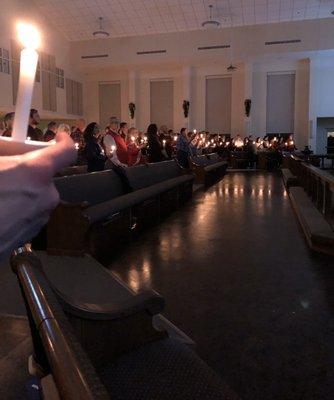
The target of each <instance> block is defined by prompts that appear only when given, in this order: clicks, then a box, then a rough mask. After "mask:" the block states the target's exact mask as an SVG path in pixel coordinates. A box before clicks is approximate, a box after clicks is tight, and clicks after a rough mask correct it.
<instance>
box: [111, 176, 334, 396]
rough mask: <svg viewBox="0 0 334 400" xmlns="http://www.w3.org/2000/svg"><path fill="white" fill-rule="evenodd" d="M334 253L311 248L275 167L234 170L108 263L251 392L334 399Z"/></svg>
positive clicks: (243, 392) (241, 389) (232, 381)
mask: <svg viewBox="0 0 334 400" xmlns="http://www.w3.org/2000/svg"><path fill="white" fill-rule="evenodd" d="M332 265H333V260H331V259H329V258H326V257H324V256H319V255H315V254H312V253H311V252H310V251H309V249H308V247H307V245H306V243H305V241H304V238H303V235H302V232H301V229H300V227H299V225H298V222H297V220H296V218H295V216H294V214H293V210H292V208H291V205H290V201H289V198H288V195H287V193H286V192H285V190H284V187H283V185H282V182H281V178H280V176H279V175H276V174H268V173H256V172H254V173H252V172H247V173H241V172H237V173H230V174H229V175H228V176H226V177H225V179H224V180H223V181H222V182H220V183H219V184H217V185H215V186H213V187H212V188H210V189H209V190H207V191H206V192H199V193H198V194H197V195H196V196H195V198H194V199H193V201H192V202H191V203H190V204H189V205H187V206H186V207H184V208H182V209H181V210H179V211H178V212H176V213H175V214H173V215H172V216H171V217H170V218H168V219H167V220H166V221H164V222H163V223H162V224H160V225H159V226H157V227H155V228H153V229H150V230H148V231H147V232H146V233H145V234H143V235H141V236H140V237H139V239H138V240H137V241H136V242H134V243H132V245H130V246H129V247H127V248H126V249H125V250H124V252H123V253H122V255H120V256H119V257H117V260H116V261H114V262H113V263H112V264H111V265H110V269H112V271H114V272H116V273H117V274H118V275H119V276H120V277H121V278H122V279H123V280H125V281H126V282H127V283H128V284H129V285H130V286H131V287H132V288H133V289H134V290H138V289H143V288H153V289H155V290H157V291H158V292H160V293H161V294H162V295H163V296H164V297H165V298H166V302H167V308H166V315H167V316H168V318H170V319H171V320H172V321H173V322H174V323H175V324H176V325H177V326H178V327H180V328H181V329H183V330H184V331H185V332H186V333H187V334H188V335H190V336H191V337H192V338H193V339H194V340H195V342H196V343H197V349H198V351H199V353H200V354H201V356H202V357H203V358H204V359H205V360H206V361H207V362H208V363H209V364H210V365H211V366H212V367H213V368H214V369H215V370H216V371H217V372H219V373H220V374H221V375H222V376H223V377H224V379H225V381H226V382H227V383H228V384H229V385H230V386H231V387H232V388H234V389H235V391H236V392H237V393H238V394H239V395H240V396H241V397H242V398H243V399H245V400H247V399H252V400H253V399H266V400H268V399H275V400H276V399H277V400H278V399H280V400H281V399H303V400H307V399H310V400H311V399H331V398H332V393H333V389H334V380H333V379H332V378H333V373H334V363H333V357H332V355H333V354H334V345H333V342H334V341H333V332H334V321H333V311H334V297H333V296H334V295H333V293H334V291H333V287H334V271H333V268H332Z"/></svg>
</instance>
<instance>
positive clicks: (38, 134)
mask: <svg viewBox="0 0 334 400" xmlns="http://www.w3.org/2000/svg"><path fill="white" fill-rule="evenodd" d="M40 122H41V118H40V116H39V113H38V110H35V109H34V108H32V109H31V110H30V116H29V126H28V134H27V136H28V137H29V138H30V139H31V140H37V141H40V142H42V141H43V132H42V131H41V130H40V129H39V128H38V125H39V123H40Z"/></svg>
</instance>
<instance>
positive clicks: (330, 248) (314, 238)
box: [282, 155, 334, 255]
mask: <svg viewBox="0 0 334 400" xmlns="http://www.w3.org/2000/svg"><path fill="white" fill-rule="evenodd" d="M282 178H283V182H284V184H285V187H286V188H287V190H288V193H289V196H290V200H291V203H292V206H293V208H294V210H295V213H296V215H297V217H298V220H299V222H300V224H301V227H302V229H303V232H304V234H305V238H306V240H307V242H308V245H309V247H310V248H311V249H312V250H314V251H317V252H320V253H325V254H329V255H334V175H333V174H330V173H329V172H327V171H322V170H320V169H319V168H317V167H315V166H314V165H311V164H310V163H308V162H306V161H305V160H304V159H302V158H299V157H297V156H295V155H289V156H285V157H284V158H283V168H282Z"/></svg>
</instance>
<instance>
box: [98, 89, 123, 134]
mask: <svg viewBox="0 0 334 400" xmlns="http://www.w3.org/2000/svg"><path fill="white" fill-rule="evenodd" d="M99 103H100V124H101V126H102V127H103V128H105V127H106V126H107V125H108V124H109V118H110V117H117V118H120V117H121V84H120V82H105V83H100V84H99Z"/></svg>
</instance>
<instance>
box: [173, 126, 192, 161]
mask: <svg viewBox="0 0 334 400" xmlns="http://www.w3.org/2000/svg"><path fill="white" fill-rule="evenodd" d="M191 140H192V136H191V137H190V141H191ZM189 156H191V149H190V146H189V139H188V135H187V129H186V128H182V129H181V131H180V135H179V137H178V139H177V142H176V158H177V161H178V163H179V164H180V165H181V167H183V168H189V160H188V157H189Z"/></svg>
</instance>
